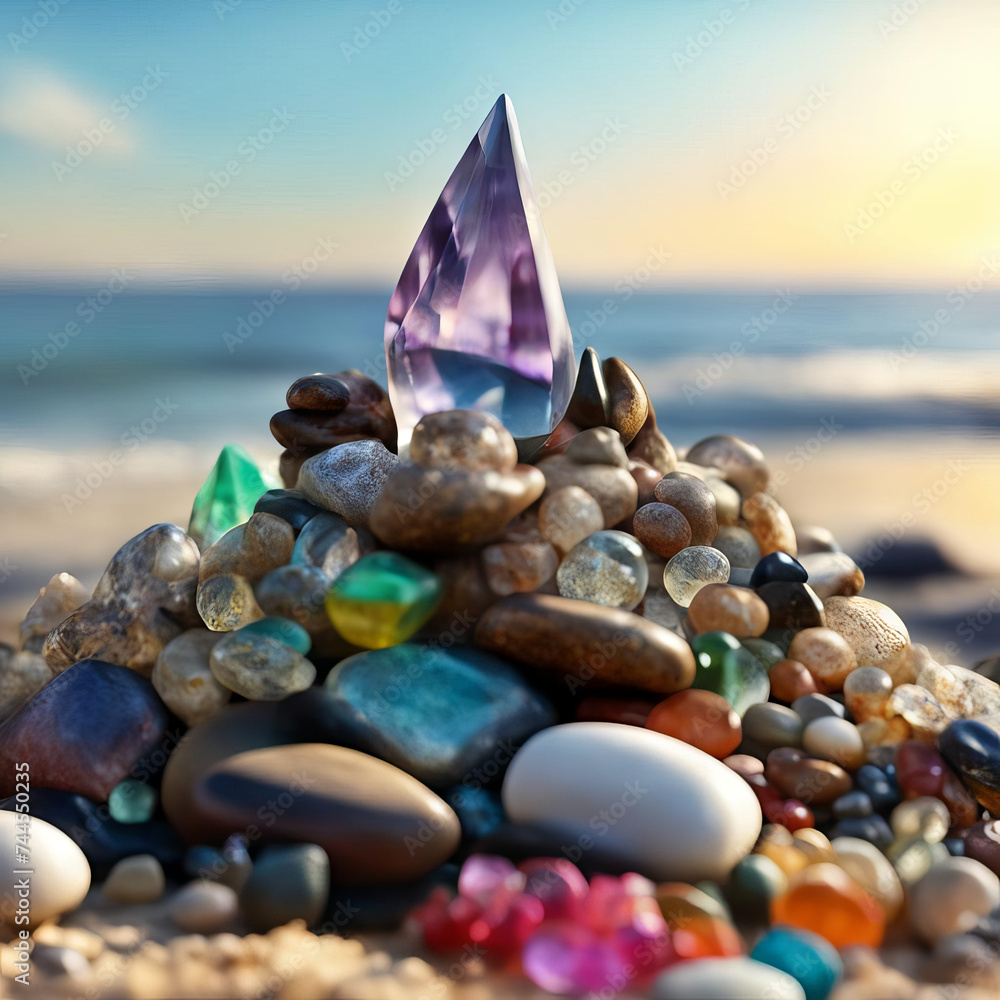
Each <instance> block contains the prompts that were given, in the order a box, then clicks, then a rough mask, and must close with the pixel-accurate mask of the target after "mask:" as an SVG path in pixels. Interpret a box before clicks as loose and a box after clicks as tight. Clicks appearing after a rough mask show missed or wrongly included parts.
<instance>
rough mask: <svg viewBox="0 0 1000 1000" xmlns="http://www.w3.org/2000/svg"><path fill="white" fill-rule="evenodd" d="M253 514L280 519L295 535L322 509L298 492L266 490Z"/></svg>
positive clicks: (320, 512) (321, 511)
mask: <svg viewBox="0 0 1000 1000" xmlns="http://www.w3.org/2000/svg"><path fill="white" fill-rule="evenodd" d="M253 512H254V513H255V514H274V515H275V517H280V518H281V519H282V520H283V521H287V522H288V524H290V525H291V526H292V531H294V532H295V534H296V535H297V534H298V533H299V532H300V531H301V530H302V529H303V528H304V527H305V526H306V525H307V524H308V523H309V522H310V521H311V520H312V519H313V518H314V517H315V516H316V515H317V514H322V513H323V508H322V507H317V506H316V505H315V504H312V503H310V502H309V501H308V500H307V499H306V498H305V497H304V496H303V495H302V494H301V493H299V491H298V490H268V491H267V492H266V493H265V494H264V495H263V496H262V497H261V498H260V499H259V500H258V501H257V505H256V506H255V507H254V509H253Z"/></svg>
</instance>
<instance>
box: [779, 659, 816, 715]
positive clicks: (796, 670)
mask: <svg viewBox="0 0 1000 1000" xmlns="http://www.w3.org/2000/svg"><path fill="white" fill-rule="evenodd" d="M768 677H769V678H770V680H771V696H772V697H773V698H777V699H778V701H784V702H787V703H788V704H789V705H790V704H791V703H792V702H793V701H795V699H796V698H801V697H802V696H803V695H806V694H816V692H817V690H818V688H817V687H816V681H815V680H814V679H813V675H812V674H811V673H809V670H808V669H807V668H806V666H805V664H803V663H799V661H798V660H779V661H778V662H777V663H776V664H775V665H774V666H773V667H771V670H770V673H769V674H768Z"/></svg>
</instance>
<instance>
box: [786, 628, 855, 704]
mask: <svg viewBox="0 0 1000 1000" xmlns="http://www.w3.org/2000/svg"><path fill="white" fill-rule="evenodd" d="M788 658H789V659H790V660H798V662H799V663H802V664H803V665H804V666H805V668H806V669H807V670H808V671H809V673H811V674H812V676H813V680H815V681H816V687H817V688H818V690H819V692H820V694H829V693H830V692H831V691H840V690H841V689H842V688H843V686H844V681H845V680H847V676H848V674H850V672H851V671H852V670H853V669H854V668H855V667H856V666H857V665H858V664H857V660H856V659H855V656H854V650H853V649H852V648H851V646H850V644H849V643H848V642H847V640H846V639H845V638H844V637H843V636H842V635H841V634H840V633H839V632H835V631H834V630H833V629H832V628H807V629H803V631H801V632H799V633H798V634H797V635H796V636H795V638H794V639H792V642H791V645H790V646H789V647H788Z"/></svg>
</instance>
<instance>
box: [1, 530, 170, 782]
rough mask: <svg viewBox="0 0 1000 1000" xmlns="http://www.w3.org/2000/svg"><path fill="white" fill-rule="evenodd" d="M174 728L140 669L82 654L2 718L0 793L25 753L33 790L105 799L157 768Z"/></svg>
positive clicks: (159, 768) (164, 755) (167, 747)
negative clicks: (125, 783) (127, 781)
mask: <svg viewBox="0 0 1000 1000" xmlns="http://www.w3.org/2000/svg"><path fill="white" fill-rule="evenodd" d="M150 530H152V529H150ZM168 729H172V730H173V731H171V732H170V733H169V735H168ZM180 732H181V727H180V725H179V723H178V722H177V720H176V719H174V717H173V716H172V715H171V714H170V712H169V710H168V709H167V706H166V705H164V704H163V702H162V701H161V700H160V696H159V695H158V694H157V693H156V690H155V689H154V688H153V685H152V684H150V682H149V681H148V680H146V678H145V677H142V676H141V675H139V674H137V673H136V672H135V671H134V670H129V669H128V668H127V667H120V666H117V665H116V664H114V663H105V662H104V661H103V660H94V659H87V660H80V661H79V662H78V663H75V664H73V666H71V667H69V668H67V669H66V670H64V671H63V672H62V673H61V674H58V675H57V676H56V677H55V678H54V679H53V680H51V681H49V683H48V684H46V685H45V687H43V688H42V690H41V691H39V692H38V694H36V695H35V696H34V697H33V698H31V699H30V700H29V701H26V702H25V703H24V704H23V705H22V706H21V707H20V708H19V709H18V710H17V711H16V712H15V713H14V714H13V715H12V716H11V717H10V718H9V719H7V720H6V721H5V722H4V723H3V725H2V726H0V796H7V795H12V794H13V793H14V783H15V774H16V772H15V770H14V764H15V763H16V762H17V761H23V760H27V761H31V789H32V792H34V791H35V790H36V789H39V788H57V789H59V790H60V791H63V792H73V793H74V794H76V795H83V796H85V797H86V798H88V799H91V800H92V801H94V802H106V801H107V799H108V796H109V795H110V794H111V792H112V790H113V789H114V787H115V786H116V785H117V784H118V783H119V782H121V781H123V780H124V779H125V778H134V779H136V780H137V781H149V780H150V779H151V778H152V777H153V776H154V775H155V774H157V773H158V772H159V771H161V770H162V768H163V765H164V764H166V762H167V757H168V755H169V753H170V750H171V749H172V748H173V747H174V746H175V745H176V743H177V740H178V739H179V737H180Z"/></svg>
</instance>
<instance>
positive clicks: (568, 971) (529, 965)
mask: <svg viewBox="0 0 1000 1000" xmlns="http://www.w3.org/2000/svg"><path fill="white" fill-rule="evenodd" d="M521 961H522V965H523V967H524V974H525V975H526V976H527V977H528V978H529V979H530V980H531V981H532V982H533V983H534V984H535V985H536V986H540V987H541V988H542V989H543V990H548V991H549V992H550V993H559V994H573V995H577V994H588V993H593V994H597V993H598V992H600V991H603V990H607V989H608V986H609V984H611V983H619V982H620V983H622V984H625V983H628V980H629V978H630V977H629V976H628V975H627V974H626V971H627V968H628V966H629V963H628V962H627V960H626V958H625V956H623V955H621V954H620V953H619V950H618V948H616V947H615V942H614V940H613V939H612V938H604V937H601V936H599V935H598V934H596V933H595V932H594V931H592V930H591V929H590V928H589V927H584V926H581V925H580V924H571V923H555V922H554V923H552V924H550V925H548V926H546V927H544V928H542V929H541V930H539V931H538V933H536V934H535V935H533V936H532V937H531V939H530V940H529V941H528V942H527V944H526V945H525V946H524V953H523V955H522V957H521Z"/></svg>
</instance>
